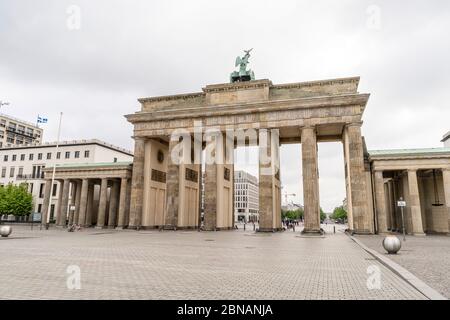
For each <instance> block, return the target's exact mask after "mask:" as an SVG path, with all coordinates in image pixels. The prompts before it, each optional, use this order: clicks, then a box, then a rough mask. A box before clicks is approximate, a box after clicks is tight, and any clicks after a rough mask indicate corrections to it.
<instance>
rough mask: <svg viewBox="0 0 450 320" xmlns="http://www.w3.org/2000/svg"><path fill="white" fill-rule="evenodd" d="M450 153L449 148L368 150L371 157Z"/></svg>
mask: <svg viewBox="0 0 450 320" xmlns="http://www.w3.org/2000/svg"><path fill="white" fill-rule="evenodd" d="M439 154H448V155H450V148H422V149H391V150H369V155H370V156H371V157H383V156H386V157H389V156H415V155H417V156H420V155H439Z"/></svg>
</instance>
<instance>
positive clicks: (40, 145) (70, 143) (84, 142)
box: [1, 139, 133, 156]
mask: <svg viewBox="0 0 450 320" xmlns="http://www.w3.org/2000/svg"><path fill="white" fill-rule="evenodd" d="M90 144H96V145H98V146H102V147H105V148H108V149H111V150H114V151H118V152H122V153H125V154H128V155H130V156H133V152H131V151H130V150H127V149H125V148H121V147H117V146H115V145H112V144H109V143H107V142H104V141H101V140H98V139H90V140H71V141H60V142H59V146H60V147H63V146H79V145H90ZM55 146H56V141H55V142H44V143H30V144H27V145H13V146H10V147H3V148H2V149H1V150H16V149H30V148H48V147H55Z"/></svg>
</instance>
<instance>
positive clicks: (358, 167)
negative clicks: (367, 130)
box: [345, 123, 374, 234]
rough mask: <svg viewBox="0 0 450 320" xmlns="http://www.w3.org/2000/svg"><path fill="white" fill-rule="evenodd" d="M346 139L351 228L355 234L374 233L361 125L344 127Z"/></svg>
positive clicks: (352, 124)
mask: <svg viewBox="0 0 450 320" xmlns="http://www.w3.org/2000/svg"><path fill="white" fill-rule="evenodd" d="M345 130H346V132H347V139H348V150H349V154H348V159H349V171H350V186H351V203H349V204H348V205H349V206H351V207H352V216H353V227H352V226H350V229H352V230H354V232H355V233H360V234H361V233H362V234H371V233H373V232H374V230H373V229H374V228H373V217H371V215H370V213H369V212H370V211H369V209H368V199H369V197H368V195H367V188H366V177H365V169H364V151H363V142H362V136H361V123H350V124H348V125H347V126H346V129H345Z"/></svg>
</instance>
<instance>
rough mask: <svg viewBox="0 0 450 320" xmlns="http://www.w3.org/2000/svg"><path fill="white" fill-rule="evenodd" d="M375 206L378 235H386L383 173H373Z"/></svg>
mask: <svg viewBox="0 0 450 320" xmlns="http://www.w3.org/2000/svg"><path fill="white" fill-rule="evenodd" d="M374 176H375V205H376V209H377V223H378V233H386V232H387V231H388V230H387V208H386V194H385V190H384V179H383V171H375V173H374Z"/></svg>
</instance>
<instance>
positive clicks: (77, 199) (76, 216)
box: [73, 181, 81, 224]
mask: <svg viewBox="0 0 450 320" xmlns="http://www.w3.org/2000/svg"><path fill="white" fill-rule="evenodd" d="M80 202H81V182H80V181H77V196H76V197H75V214H74V218H73V221H74V223H75V224H79V223H80V222H79V221H78V220H79V217H80Z"/></svg>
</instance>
